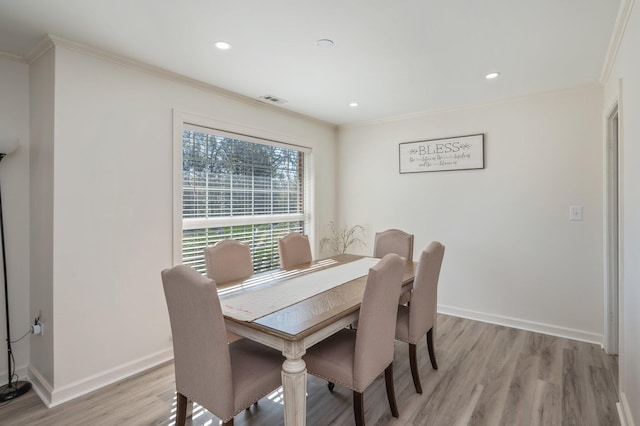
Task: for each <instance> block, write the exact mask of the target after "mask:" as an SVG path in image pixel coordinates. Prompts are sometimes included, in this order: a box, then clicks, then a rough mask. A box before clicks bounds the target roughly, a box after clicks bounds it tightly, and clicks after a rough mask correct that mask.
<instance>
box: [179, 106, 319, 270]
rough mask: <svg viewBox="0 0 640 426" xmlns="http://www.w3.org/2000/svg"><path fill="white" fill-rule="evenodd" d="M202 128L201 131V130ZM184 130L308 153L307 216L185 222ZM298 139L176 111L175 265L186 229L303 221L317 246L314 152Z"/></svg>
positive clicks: (287, 215)
mask: <svg viewBox="0 0 640 426" xmlns="http://www.w3.org/2000/svg"><path fill="white" fill-rule="evenodd" d="M198 128H200V130H198ZM185 129H191V130H196V131H202V130H203V129H204V130H210V131H212V132H213V131H215V134H216V135H221V136H229V137H231V138H234V139H237V138H238V137H239V136H241V137H242V140H244V141H247V142H253V143H260V144H263V145H265V144H266V145H272V146H278V147H282V148H287V149H296V150H299V151H301V152H303V153H304V154H305V180H304V185H305V188H304V198H305V199H304V205H305V208H304V213H301V214H280V215H265V216H264V217H262V216H232V217H212V218H206V219H183V217H182V211H183V210H182V209H183V205H182V202H183V200H182V144H183V141H182V132H183V130H185ZM300 142H301V141H300V140H299V139H298V138H296V139H294V138H293V137H291V136H287V135H283V134H277V133H274V132H270V131H267V130H263V129H257V128H253V127H248V126H245V125H241V124H238V123H231V122H226V121H220V120H215V119H211V118H207V117H203V116H200V115H195V114H189V113H185V112H181V111H177V110H174V111H173V264H174V265H180V264H182V236H183V231H184V230H185V229H200V228H215V227H219V226H230V225H248V224H259V223H272V222H278V221H281V222H290V221H303V222H304V229H305V234H306V235H308V236H309V239H310V241H311V242H312V244H311V247H312V252H313V251H314V250H313V247H314V244H313V241H314V235H313V229H314V228H315V227H314V226H313V225H312V218H313V214H312V212H313V211H314V210H313V208H314V206H313V199H314V197H313V189H314V188H313V182H312V176H313V152H312V149H311V148H310V147H307V146H304V145H300Z"/></svg>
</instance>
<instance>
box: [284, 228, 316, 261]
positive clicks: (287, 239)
mask: <svg viewBox="0 0 640 426" xmlns="http://www.w3.org/2000/svg"><path fill="white" fill-rule="evenodd" d="M278 251H279V252H280V266H281V267H282V269H289V268H291V267H293V266H296V265H301V264H303V263H309V262H311V260H312V259H311V246H310V245H309V237H307V236H306V235H302V234H299V233H297V232H291V233H290V234H287V235H285V236H284V237H282V238H280V239H279V240H278Z"/></svg>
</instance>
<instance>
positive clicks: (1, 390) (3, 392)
mask: <svg viewBox="0 0 640 426" xmlns="http://www.w3.org/2000/svg"><path fill="white" fill-rule="evenodd" d="M29 390H31V383H29V382H25V381H22V380H19V381H17V382H13V383H11V385H8V384H7V385H4V386H2V387H0V402H5V401H11V400H12V399H15V398H17V397H19V396H20V395H24V394H25V393H27V392H29Z"/></svg>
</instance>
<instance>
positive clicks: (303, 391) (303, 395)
mask: <svg viewBox="0 0 640 426" xmlns="http://www.w3.org/2000/svg"><path fill="white" fill-rule="evenodd" d="M286 346H287V347H285V350H284V351H283V354H284V356H285V357H286V358H287V359H286V360H285V361H284V363H283V364H282V393H283V394H284V424H285V426H304V425H305V424H306V422H307V365H306V364H305V363H304V360H303V359H302V355H303V354H304V352H305V350H304V346H303V345H302V344H301V342H290V343H289V344H287V345H286Z"/></svg>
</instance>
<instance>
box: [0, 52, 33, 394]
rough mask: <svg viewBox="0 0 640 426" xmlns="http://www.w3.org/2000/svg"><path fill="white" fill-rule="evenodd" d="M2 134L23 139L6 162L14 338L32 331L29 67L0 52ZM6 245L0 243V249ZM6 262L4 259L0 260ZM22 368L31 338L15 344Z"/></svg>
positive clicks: (3, 367) (1, 173)
mask: <svg viewBox="0 0 640 426" xmlns="http://www.w3.org/2000/svg"><path fill="white" fill-rule="evenodd" d="M0 139H12V140H13V139H19V142H20V145H19V146H18V149H17V150H16V151H14V152H13V153H12V154H11V155H8V156H7V157H5V158H4V159H3V160H2V161H1V162H0V183H1V184H2V208H3V215H4V231H5V244H6V257H7V272H8V285H9V311H10V313H11V316H10V318H9V320H10V325H11V339H12V340H16V339H18V338H19V337H20V336H22V335H23V334H24V333H25V332H26V331H28V330H29V326H30V322H29V320H30V313H29V166H28V165H29V67H28V66H27V64H25V63H22V62H18V61H16V60H14V59H11V58H9V57H5V56H2V55H0ZM1 250H2V248H1V247H0V253H1ZM0 262H1V260H0ZM1 268H2V265H1V263H0V287H1V289H0V336H2V337H1V341H0V384H4V383H6V382H7V343H6V327H7V325H6V321H5V309H4V303H5V295H4V277H3V274H2V269H1ZM11 348H12V351H13V356H14V358H15V361H16V367H17V369H18V373H19V374H20V375H21V376H23V377H21V378H24V375H25V373H26V367H27V364H28V363H29V337H28V336H27V337H26V338H25V339H23V340H21V341H20V342H18V343H14V344H12V345H11Z"/></svg>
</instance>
